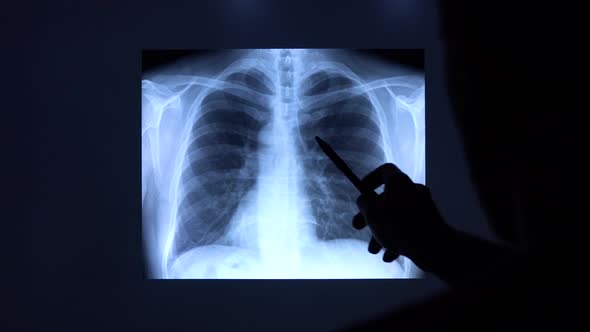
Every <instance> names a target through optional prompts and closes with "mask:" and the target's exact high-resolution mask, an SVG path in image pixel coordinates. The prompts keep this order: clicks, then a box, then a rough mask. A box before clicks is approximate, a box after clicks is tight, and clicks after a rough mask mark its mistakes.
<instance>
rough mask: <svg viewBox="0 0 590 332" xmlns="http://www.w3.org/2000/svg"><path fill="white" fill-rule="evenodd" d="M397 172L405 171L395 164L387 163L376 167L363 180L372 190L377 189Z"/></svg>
mask: <svg viewBox="0 0 590 332" xmlns="http://www.w3.org/2000/svg"><path fill="white" fill-rule="evenodd" d="M397 174H404V173H403V172H402V171H401V170H400V169H399V168H398V167H397V166H395V165H394V164H392V163H387V164H383V165H381V166H379V167H377V168H375V169H374V170H373V171H371V172H370V173H369V174H367V175H366V176H365V177H364V178H363V179H362V180H361V181H363V182H364V183H365V184H366V185H367V186H368V187H369V188H370V189H371V190H375V189H377V188H379V187H380V186H381V185H383V184H385V183H386V182H387V181H388V179H389V178H391V177H392V176H395V175H397Z"/></svg>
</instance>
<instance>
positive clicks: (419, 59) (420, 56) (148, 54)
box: [141, 49, 424, 72]
mask: <svg viewBox="0 0 590 332" xmlns="http://www.w3.org/2000/svg"><path fill="white" fill-rule="evenodd" d="M215 51H216V50H175V49H168V50H143V51H142V56H141V70H142V71H143V72H147V71H151V70H157V69H158V68H161V67H163V66H166V65H168V64H172V63H174V62H175V61H178V60H182V59H190V58H192V57H197V56H200V55H207V54H212V53H215ZM350 51H351V52H354V53H357V54H359V55H364V56H369V57H372V58H376V59H382V60H385V61H389V62H393V63H397V64H399V65H402V66H405V67H409V68H411V69H414V70H422V71H423V70H424V52H423V50H421V49H352V50H350Z"/></svg>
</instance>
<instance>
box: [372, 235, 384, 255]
mask: <svg viewBox="0 0 590 332" xmlns="http://www.w3.org/2000/svg"><path fill="white" fill-rule="evenodd" d="M381 248H383V247H382V246H381V245H380V244H379V242H377V240H375V238H374V237H371V240H370V241H369V252H370V253H371V254H378V253H379V251H381Z"/></svg>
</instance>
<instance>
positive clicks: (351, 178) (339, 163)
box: [315, 136, 376, 195]
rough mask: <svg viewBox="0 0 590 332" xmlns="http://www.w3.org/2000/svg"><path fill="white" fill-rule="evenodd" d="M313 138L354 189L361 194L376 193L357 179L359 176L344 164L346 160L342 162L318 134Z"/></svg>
mask: <svg viewBox="0 0 590 332" xmlns="http://www.w3.org/2000/svg"><path fill="white" fill-rule="evenodd" d="M315 140H316V141H317V142H318V144H319V145H320V148H321V149H322V151H324V153H325V154H326V155H327V156H328V158H330V160H331V161H332V162H333V163H334V165H335V166H336V168H338V169H339V170H340V171H341V172H342V173H344V175H345V176H346V178H348V180H349V181H350V182H351V183H352V184H353V185H354V186H355V187H356V189H358V191H360V192H361V194H363V195H376V193H375V192H374V191H373V190H371V189H370V188H369V187H367V186H366V185H365V184H364V183H363V182H362V181H361V179H359V177H358V176H356V174H354V172H353V171H352V170H351V169H350V167H348V165H346V162H344V160H342V158H340V156H339V155H338V154H337V153H336V151H334V149H332V147H331V146H330V145H329V144H328V143H326V142H325V141H324V140H323V139H321V138H320V137H319V136H316V137H315Z"/></svg>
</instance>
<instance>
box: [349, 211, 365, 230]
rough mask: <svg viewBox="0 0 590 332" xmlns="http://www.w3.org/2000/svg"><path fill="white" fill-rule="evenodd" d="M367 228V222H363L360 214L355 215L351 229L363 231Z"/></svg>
mask: <svg viewBox="0 0 590 332" xmlns="http://www.w3.org/2000/svg"><path fill="white" fill-rule="evenodd" d="M365 226H367V222H366V221H365V217H363V214H362V213H357V214H355V215H354V217H352V227H354V228H355V229H363V228H365Z"/></svg>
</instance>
